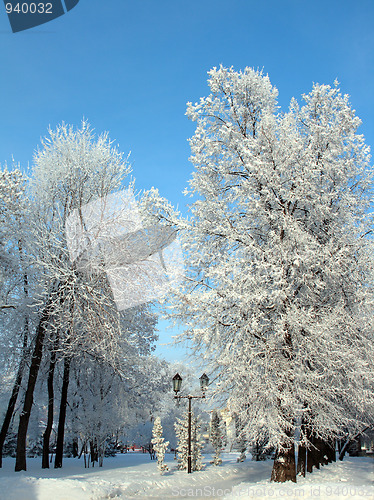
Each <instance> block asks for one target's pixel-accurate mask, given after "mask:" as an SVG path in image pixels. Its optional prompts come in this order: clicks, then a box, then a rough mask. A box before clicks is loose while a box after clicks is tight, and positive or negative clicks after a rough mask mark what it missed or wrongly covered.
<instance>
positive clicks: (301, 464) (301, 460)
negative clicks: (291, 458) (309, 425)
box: [297, 445, 306, 477]
mask: <svg viewBox="0 0 374 500" xmlns="http://www.w3.org/2000/svg"><path fill="white" fill-rule="evenodd" d="M305 471H306V447H305V446H304V445H299V450H298V456H297V475H298V476H303V477H305Z"/></svg>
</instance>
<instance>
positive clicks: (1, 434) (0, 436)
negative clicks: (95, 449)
mask: <svg viewBox="0 0 374 500" xmlns="http://www.w3.org/2000/svg"><path fill="white" fill-rule="evenodd" d="M23 279H24V292H25V297H26V298H27V295H28V290H27V284H28V283H27V275H25V276H24V278H23ZM28 339H29V320H28V317H27V316H26V317H25V327H24V331H23V346H22V357H21V361H20V364H19V367H18V371H17V375H16V378H15V381H14V385H13V390H12V394H11V396H10V399H9V403H8V408H7V411H6V413H5V417H4V421H3V425H2V427H1V431H0V468H1V467H2V466H3V447H4V442H5V438H6V436H7V434H8V430H9V426H10V422H11V421H12V417H13V414H14V408H15V406H16V403H17V399H18V394H19V389H20V387H21V382H22V378H23V372H24V370H25V364H26V359H27V357H28V355H29V353H30V350H29V349H28V347H27V343H28Z"/></svg>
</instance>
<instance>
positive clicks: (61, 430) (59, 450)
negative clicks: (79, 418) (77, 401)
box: [55, 356, 71, 469]
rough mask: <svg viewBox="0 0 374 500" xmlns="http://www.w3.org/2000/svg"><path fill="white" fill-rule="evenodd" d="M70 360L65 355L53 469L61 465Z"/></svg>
mask: <svg viewBox="0 0 374 500" xmlns="http://www.w3.org/2000/svg"><path fill="white" fill-rule="evenodd" d="M70 361H71V358H70V356H65V360H64V375H63V379H62V388H61V402H60V415H59V419H58V428H57V443H56V456H55V469H59V468H61V467H62V456H63V452H64V434H65V419H66V407H67V403H68V388H69V378H70Z"/></svg>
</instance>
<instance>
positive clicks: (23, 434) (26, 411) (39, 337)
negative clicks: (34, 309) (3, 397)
mask: <svg viewBox="0 0 374 500" xmlns="http://www.w3.org/2000/svg"><path fill="white" fill-rule="evenodd" d="M49 302H50V301H49ZM48 317H49V307H48V306H46V307H45V309H44V311H43V314H42V317H41V319H40V321H39V325H38V328H37V331H36V337H35V345H34V351H33V353H32V358H31V365H30V370H29V379H28V382H27V388H26V393H25V400H24V403H23V409H22V412H21V415H20V418H19V425H18V435H17V455H16V465H15V471H16V472H19V471H21V470H26V439H27V429H28V426H29V420H30V414H31V408H32V405H33V402H34V389H35V384H36V379H37V377H38V373H39V367H40V363H41V360H42V354H43V344H44V337H45V333H46V326H47V320H48Z"/></svg>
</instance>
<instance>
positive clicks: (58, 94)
mask: <svg viewBox="0 0 374 500" xmlns="http://www.w3.org/2000/svg"><path fill="white" fill-rule="evenodd" d="M373 20H374V2H373V1H372V0H339V1H337V0H328V1H326V0H324V1H321V0H313V1H312V0H309V1H306V0H230V1H223V0H189V1H186V0H158V1H157V0H131V1H130V0H80V1H79V4H78V5H77V6H76V7H75V8H74V9H72V10H71V11H70V12H69V13H67V14H65V15H64V16H62V17H60V18H58V19H55V20H54V21H52V22H50V23H47V24H44V25H42V26H40V27H36V28H33V29H31V30H27V31H23V32H19V33H15V34H13V33H12V32H11V29H10V26H9V22H8V18H7V16H6V13H5V8H3V7H2V6H0V44H1V50H0V67H1V80H0V100H1V108H0V109H1V115H0V162H1V163H3V162H5V161H7V162H8V163H11V159H12V157H14V159H15V160H16V161H17V162H18V161H19V162H20V163H21V165H22V166H24V167H26V166H27V164H28V162H32V156H33V151H34V149H35V148H36V146H37V145H38V144H39V142H40V137H41V136H44V135H45V134H46V132H47V128H48V126H49V125H51V126H52V127H54V126H56V125H57V124H58V123H60V122H61V121H65V122H67V123H71V124H75V125H78V124H79V123H80V121H81V119H82V118H83V117H85V118H87V120H88V121H89V122H90V123H91V125H92V127H93V128H94V129H95V130H96V131H97V132H102V131H104V130H107V131H109V134H110V137H111V138H112V139H114V140H115V142H116V143H118V145H119V147H120V149H121V150H122V151H123V152H124V153H125V154H126V155H127V153H128V152H129V151H131V157H130V158H131V162H132V165H133V175H134V177H135V178H136V187H137V188H138V189H147V188H150V187H151V186H155V187H157V188H159V190H160V192H161V194H162V195H164V196H165V197H167V198H168V199H169V200H170V201H171V202H172V203H173V204H175V205H177V204H178V205H179V206H180V208H181V209H182V210H184V209H185V208H184V207H185V203H186V202H185V200H184V198H183V195H182V190H183V189H184V188H185V186H186V184H187V181H188V179H189V177H190V174H191V171H192V165H191V164H190V163H189V161H188V157H189V146H188V142H187V139H188V138H189V137H191V136H192V134H193V132H194V125H193V124H192V123H190V122H189V121H188V120H187V118H186V117H185V110H186V102H187V101H193V102H194V101H196V100H198V99H199V98H200V97H201V96H203V95H206V94H207V93H208V88H207V84H206V80H207V71H208V70H209V69H211V68H212V67H213V66H219V64H223V65H224V66H233V67H234V68H235V69H236V70H240V69H243V68H245V67H246V66H251V67H255V68H263V70H264V72H265V73H268V74H269V77H270V80H271V82H272V83H273V85H275V86H276V87H277V88H278V90H279V103H280V105H281V107H282V109H284V110H285V109H287V106H288V103H289V101H290V99H291V97H296V98H297V99H299V100H300V96H301V94H302V93H308V92H309V91H310V90H311V87H312V84H313V82H318V83H327V84H332V83H333V81H334V80H335V78H337V79H338V80H339V82H340V83H341V89H342V91H343V92H344V93H348V94H349V95H350V96H351V97H350V100H351V103H352V106H353V108H354V109H356V111H357V114H358V116H359V117H360V118H361V119H362V121H363V125H362V127H361V133H363V134H364V135H365V137H366V141H367V143H368V144H370V145H373V143H374V123H373V117H374V96H373V79H374V28H373ZM163 326H164V325H163V324H162V330H163ZM169 335H170V332H168V333H166V334H165V333H163V332H162V335H161V340H162V341H163V342H166V341H167V340H168V337H169ZM157 352H161V353H162V354H164V355H165V356H166V357H167V358H170V359H175V358H176V357H178V356H179V355H180V350H178V351H176V350H170V351H165V350H163V349H161V350H159V349H158V351H157Z"/></svg>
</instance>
